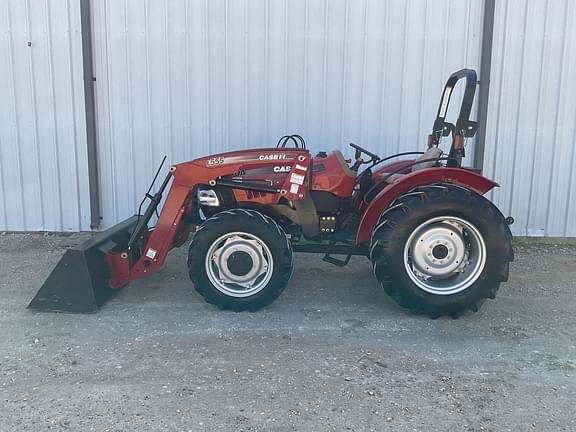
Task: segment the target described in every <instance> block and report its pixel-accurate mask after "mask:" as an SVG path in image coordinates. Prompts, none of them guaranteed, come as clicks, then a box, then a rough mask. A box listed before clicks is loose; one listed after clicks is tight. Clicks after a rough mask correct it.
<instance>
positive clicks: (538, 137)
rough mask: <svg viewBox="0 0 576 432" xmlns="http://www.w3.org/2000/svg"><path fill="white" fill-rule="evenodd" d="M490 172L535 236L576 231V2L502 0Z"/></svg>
mask: <svg viewBox="0 0 576 432" xmlns="http://www.w3.org/2000/svg"><path fill="white" fill-rule="evenodd" d="M496 8H497V9H496V22H495V29H494V32H495V38H494V58H493V62H492V85H491V94H490V97H491V101H490V104H489V117H488V134H487V140H486V141H487V144H486V164H485V167H486V173H487V174H488V175H489V176H492V177H493V178H495V179H496V180H497V181H498V182H499V183H500V184H501V185H502V188H500V189H499V190H497V191H495V192H494V193H493V194H492V195H493V199H494V200H495V201H496V203H497V204H498V205H499V206H500V208H501V209H502V210H503V211H504V212H505V214H510V215H512V216H514V217H515V219H516V223H515V224H514V225H513V227H512V228H513V231H514V233H515V234H517V235H529V236H571V237H572V236H576V200H575V199H574V198H575V194H574V191H576V175H575V174H576V150H575V147H576V97H575V95H576V81H575V80H574V76H576V27H575V26H574V25H573V23H574V20H575V19H576V3H575V2H574V1H572V0H547V1H530V0H506V1H498V2H497V3H496Z"/></svg>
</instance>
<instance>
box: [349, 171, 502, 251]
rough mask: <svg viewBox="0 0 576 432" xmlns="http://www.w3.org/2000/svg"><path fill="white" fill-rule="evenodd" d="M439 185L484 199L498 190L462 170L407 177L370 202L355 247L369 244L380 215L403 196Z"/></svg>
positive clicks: (476, 175)
mask: <svg viewBox="0 0 576 432" xmlns="http://www.w3.org/2000/svg"><path fill="white" fill-rule="evenodd" d="M438 183H449V184H455V185H458V186H462V187H464V188H467V189H471V190H473V191H475V192H478V193H479V194H481V195H484V194H485V193H486V192H488V191H489V190H491V189H492V188H494V187H496V186H498V183H495V182H493V181H492V180H490V179H488V178H486V177H484V176H481V175H480V174H476V173H475V172H473V171H469V170H466V169H462V168H429V169H423V170H418V171H414V172H412V173H409V174H406V175H404V176H402V177H400V179H398V180H396V181H394V182H392V183H390V184H389V185H388V186H386V187H385V188H384V189H382V190H381V191H380V192H379V193H378V195H376V197H374V199H373V200H372V201H371V202H370V205H369V206H368V208H367V209H366V211H365V212H364V214H363V216H362V219H361V220H360V224H359V225H358V230H357V231H356V244H357V245H360V244H362V243H365V242H368V241H370V236H371V235H372V229H373V228H374V225H376V223H377V222H378V219H379V218H380V215H381V214H382V212H383V211H384V210H385V209H386V208H387V207H388V206H389V205H390V204H392V202H394V200H395V199H396V198H398V197H399V196H400V195H402V194H404V193H406V192H408V191H410V190H412V189H414V188H416V187H419V186H427V185H431V184H438Z"/></svg>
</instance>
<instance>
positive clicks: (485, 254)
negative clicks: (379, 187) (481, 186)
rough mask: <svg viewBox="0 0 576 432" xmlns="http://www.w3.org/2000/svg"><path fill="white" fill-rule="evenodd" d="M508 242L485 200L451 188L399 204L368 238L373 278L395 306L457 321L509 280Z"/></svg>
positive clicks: (428, 190)
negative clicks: (394, 302) (456, 318)
mask: <svg viewBox="0 0 576 432" xmlns="http://www.w3.org/2000/svg"><path fill="white" fill-rule="evenodd" d="M511 238H512V235H511V233H510V230H509V229H508V226H507V225H506V222H505V219H504V216H502V214H501V213H500V211H499V210H498V209H497V208H496V207H495V206H494V205H493V204H492V203H491V202H490V201H488V200H487V199H486V198H484V197H483V196H481V195H479V194H477V193H476V192H473V191H470V190H468V189H464V188H461V187H458V186H455V185H436V186H426V187H420V188H417V189H415V190H413V191H411V192H409V193H407V194H405V195H402V196H400V197H399V198H398V199H397V200H396V201H395V203H394V204H393V205H392V206H391V207H389V208H388V209H387V210H386V211H385V212H384V213H383V214H382V216H381V217H380V220H379V221H378V224H377V225H376V227H375V228H374V231H373V233H372V241H371V247H370V259H371V261H372V265H373V268H374V274H375V275H376V277H377V279H378V280H379V282H380V284H381V285H382V287H383V288H384V289H385V290H386V292H387V293H388V294H389V295H390V296H391V297H392V298H393V299H394V300H395V301H396V302H397V303H398V304H400V305H401V306H403V307H406V308H408V309H410V310H411V311H413V312H415V313H418V314H426V315H429V316H431V317H439V316H442V315H449V316H452V317H458V316H459V315H461V314H462V313H463V312H465V311H467V310H472V311H477V310H478V309H479V308H480V306H481V305H482V303H483V302H484V301H485V299H487V298H494V297H495V296H496V292H497V291H498V288H499V286H500V282H502V281H506V280H507V278H508V267H509V262H510V261H512V260H513V257H514V255H513V251H512V244H511Z"/></svg>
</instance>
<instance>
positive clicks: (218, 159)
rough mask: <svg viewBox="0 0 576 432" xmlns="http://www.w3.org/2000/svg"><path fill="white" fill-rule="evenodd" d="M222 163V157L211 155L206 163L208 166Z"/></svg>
mask: <svg viewBox="0 0 576 432" xmlns="http://www.w3.org/2000/svg"><path fill="white" fill-rule="evenodd" d="M223 163H224V158H223V157H213V158H210V159H208V162H207V163H206V164H207V165H208V166H215V165H222V164H223Z"/></svg>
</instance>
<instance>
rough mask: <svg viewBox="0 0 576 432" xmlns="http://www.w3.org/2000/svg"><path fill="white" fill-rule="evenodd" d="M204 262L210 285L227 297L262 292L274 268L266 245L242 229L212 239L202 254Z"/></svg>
mask: <svg viewBox="0 0 576 432" xmlns="http://www.w3.org/2000/svg"><path fill="white" fill-rule="evenodd" d="M239 263H240V264H239ZM205 265H206V274H207V275H208V279H209V280H210V282H211V283H212V285H214V287H216V289H217V290H218V291H220V292H222V293H223V294H226V295H228V296H231V297H249V296H252V295H254V294H256V293H258V292H260V291H262V289H264V287H265V286H266V285H267V284H268V282H270V278H271V277H272V272H273V271H274V261H273V258H272V253H271V252H270V249H269V248H268V246H266V244H265V243H264V242H263V241H262V240H261V239H260V238H258V237H257V236H255V235H253V234H250V233H245V232H232V233H227V234H224V235H223V236H221V237H219V238H218V239H216V240H215V241H214V242H213V243H212V245H211V246H210V249H209V250H208V253H207V254H206V260H205Z"/></svg>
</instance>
